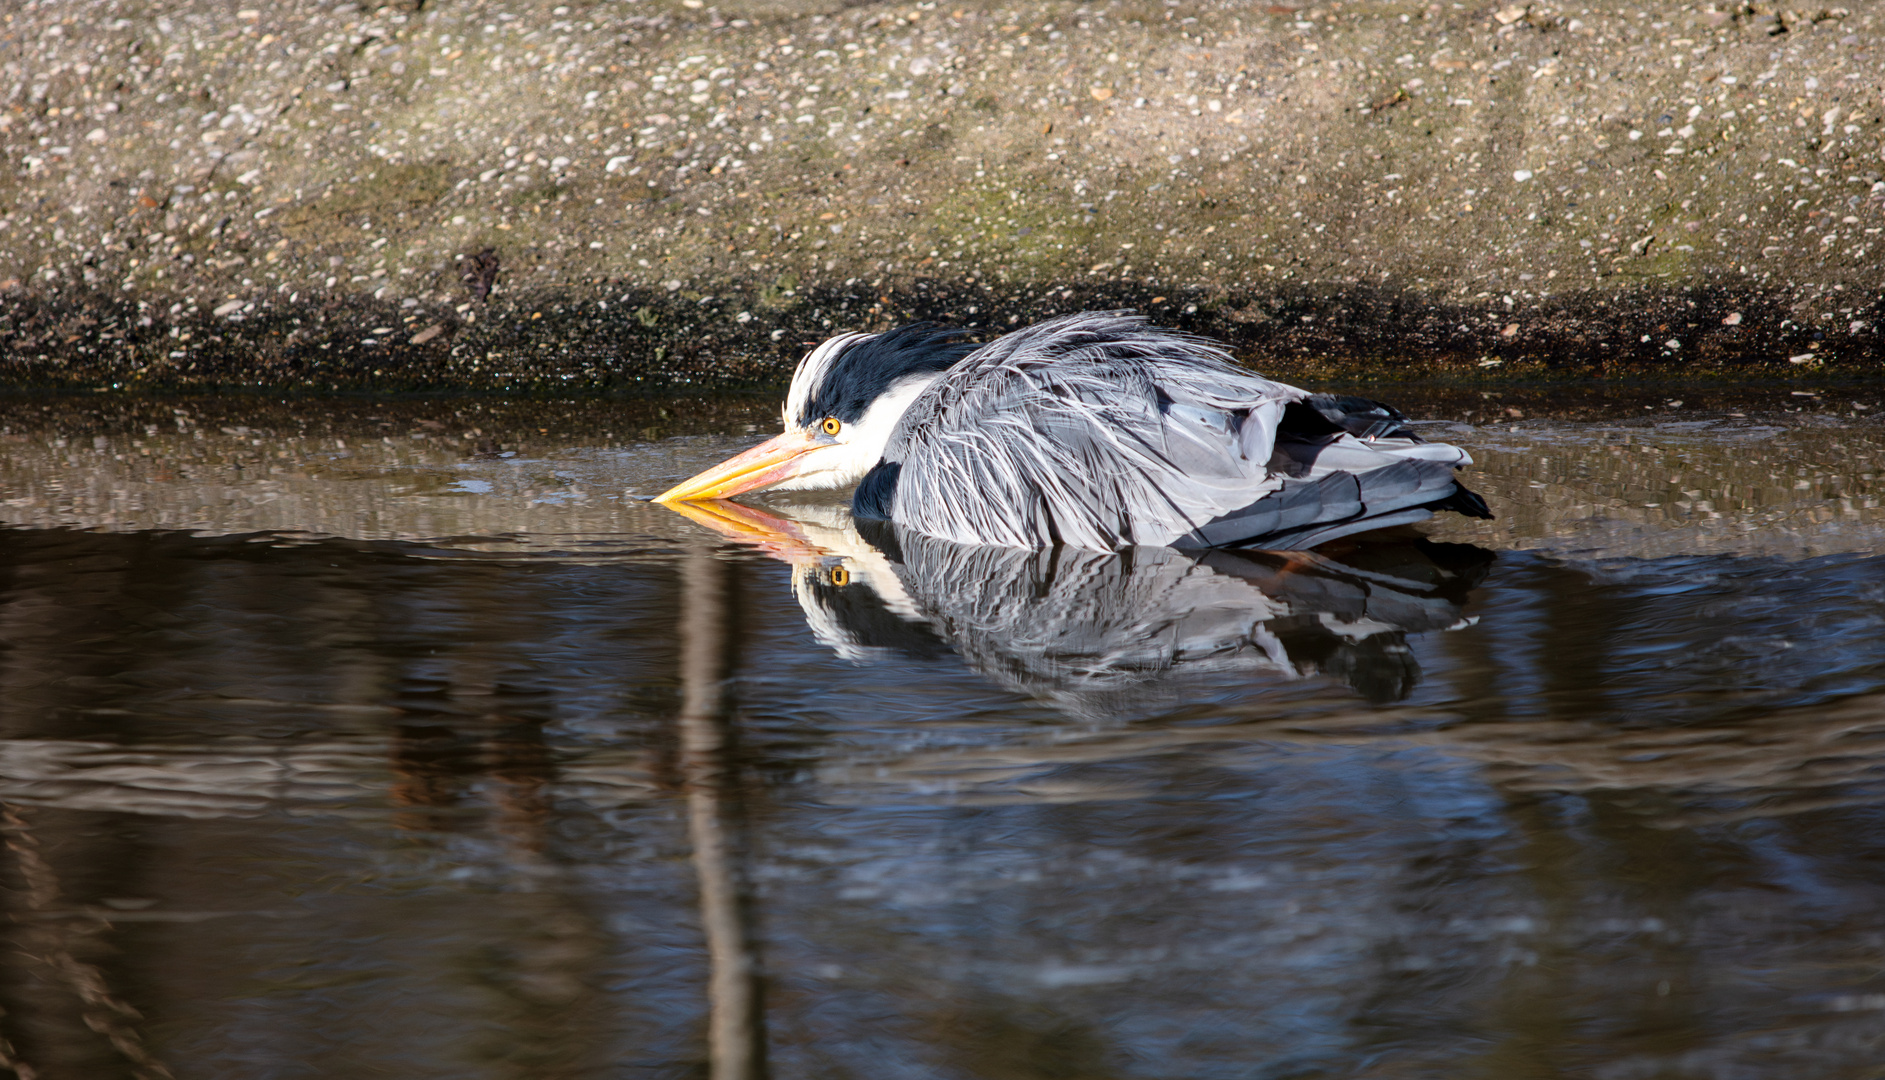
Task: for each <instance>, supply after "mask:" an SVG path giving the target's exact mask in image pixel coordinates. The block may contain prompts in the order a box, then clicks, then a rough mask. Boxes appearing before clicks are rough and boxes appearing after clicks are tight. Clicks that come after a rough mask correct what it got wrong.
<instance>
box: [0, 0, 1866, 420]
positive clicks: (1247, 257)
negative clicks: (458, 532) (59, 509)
mask: <svg viewBox="0 0 1885 1080" xmlns="http://www.w3.org/2000/svg"><path fill="white" fill-rule="evenodd" d="M1880 15H1881V12H1880V10H1879V9H1878V8H1877V7H1876V6H1874V5H1862V6H1856V7H1854V8H1853V9H1851V10H1847V9H1842V8H1825V9H1812V10H1808V11H1791V10H1782V11H1774V10H1772V9H1769V8H1766V7H1763V6H1761V5H1739V6H1735V7H1732V8H1727V9H1723V10H1712V9H1710V8H1708V7H1706V6H1704V5H1695V4H1691V5H1682V6H1675V5H1665V6H1661V7H1657V8H1655V9H1653V10H1645V9H1642V8H1638V7H1635V6H1632V5H1624V4H1619V3H1591V4H1571V5H1564V6H1558V5H1546V4H1531V5H1523V4H1502V5H1489V4H1451V3H1446V4H1426V5H1420V4H1410V3H1388V2H1368V0H1362V2H1355V3H1334V2H1331V3H1327V4H1322V5H1317V6H1301V5H1297V4H1275V5H1251V4H1232V3H1198V4H1191V3H1182V2H1181V3H1176V4H1174V3H1163V2H1161V3H1098V2H1095V3H1086V4H1071V3H1049V4H1040V5H1026V6H1021V5H1001V4H969V3H965V4H960V5H947V4H945V5H940V6H939V5H936V4H928V3H918V4H903V5H891V4H868V5H862V6H856V7H844V6H840V5H836V4H831V5H818V4H791V3H783V4H782V3H774V4H739V3H728V4H719V5H714V6H699V7H689V6H687V5H686V4H680V3H676V4H669V3H664V2H660V0H597V2H594V3H580V2H578V3H526V4H499V3H481V2H476V0H473V2H466V3H446V4H437V5H413V4H402V5H388V6H384V7H378V8H361V7H359V6H357V5H355V4H352V3H341V4H337V5H329V4H313V3H300V4H296V3H287V4H281V5H276V6H274V7H270V8H265V9H264V8H260V7H257V8H247V7H243V6H242V5H241V4H240V3H219V2H212V0H184V2H181V3H175V4H165V5H161V6H159V5H152V4H144V3H132V2H128V0H78V2H60V3H43V2H31V3H26V4H22V5H20V6H18V7H17V8H16V9H14V10H13V11H12V12H11V13H9V14H7V15H5V16H4V17H3V18H4V20H5V21H4V23H0V27H3V29H0V39H4V42H3V44H4V47H5V53H4V68H3V69H0V70H3V72H4V75H5V76H6V77H5V79H4V80H0V94H7V93H10V94H11V96H10V97H9V98H7V99H6V100H5V102H4V109H3V111H0V146H3V147H4V155H5V159H6V160H5V165H6V168H5V169H4V171H0V378H5V379H6V380H8V381H11V382H15V383H40V384H54V385H98V384H109V383H112V382H116V383H120V384H132V383H140V384H174V383H192V382H247V383H259V384H276V383H280V384H307V385H321V386H329V385H332V386H341V385H345V386H388V387H392V386H414V385H428V386H449V385H511V384H513V383H514V382H516V381H519V380H521V381H523V382H547V383H552V384H557V383H560V384H564V385H570V384H580V385H606V386H618V385H647V384H649V383H665V382H680V383H683V384H687V385H720V384H725V385H735V384H745V383H750V382H767V381H776V380H777V379H778V378H780V377H781V375H782V374H783V373H784V371H786V370H787V369H788V366H789V364H790V363H791V362H792V360H793V359H794V358H795V357H796V355H798V353H799V352H800V350H801V345H800V342H802V341H804V340H808V339H815V338H817V337H820V336H823V335H824V334H826V333H828V332H829V331H830V330H832V329H836V328H839V327H875V326H882V325H885V324H887V323H889V322H892V321H895V320H897V319H902V318H908V317H913V316H928V317H947V318H952V319H955V320H958V321H962V322H965V323H971V324H976V325H978V326H979V327H980V328H982V329H984V330H987V331H990V332H992V331H994V330H998V329H1001V328H1003V327H1005V326H1008V325H1012V324H1014V323H1017V322H1020V321H1022V320H1027V319H1033V318H1037V317H1040V316H1042V315H1045V314H1049V313H1052V312H1055V311H1060V310H1067V309H1069V308H1072V307H1077V306H1090V305H1095V304H1121V305H1127V306H1135V307H1141V308H1145V309H1146V310H1148V311H1150V312H1151V313H1152V314H1154V315H1155V316H1157V317H1158V318H1160V319H1161V320H1162V321H1166V322H1175V323H1178V324H1180V325H1184V326H1186V327H1187V328H1190V329H1194V330H1198V331H1201V332H1206V333H1212V334H1216V335H1219V336H1222V337H1225V338H1227V339H1229V340H1231V341H1233V342H1234V343H1236V344H1237V345H1238V346H1239V347H1240V348H1241V349H1242V350H1243V351H1244V354H1245V355H1246V356H1247V357H1248V358H1249V359H1251V360H1252V361H1253V362H1256V363H1260V364H1269V365H1272V366H1273V365H1274V364H1275V363H1277V362H1281V361H1289V360H1294V359H1300V358H1304V357H1309V358H1313V359H1314V360H1316V361H1317V362H1319V363H1326V364H1328V365H1331V366H1332V367H1334V368H1340V367H1342V366H1344V365H1346V366H1349V367H1354V368H1381V367H1383V366H1396V365H1403V364H1407V363H1418V364H1422V365H1428V366H1432V365H1439V366H1443V367H1454V368H1461V369H1469V370H1480V371H1487V372H1496V371H1499V370H1501V369H1502V368H1504V367H1506V366H1507V365H1511V366H1515V367H1516V366H1523V365H1528V364H1530V365H1549V366H1554V367H1573V368H1580V369H1599V370H1603V369H1610V368H1615V367H1618V366H1644V365H1647V366H1674V367H1677V368H1682V369H1688V368H1694V367H1697V366H1709V367H1712V366H1720V365H1730V366H1734V367H1737V368H1745V367H1749V366H1753V367H1762V366H1772V367H1777V368H1779V369H1780V370H1787V369H1789V367H1792V368H1800V369H1804V368H1809V367H1817V366H1820V365H1822V364H1832V365H1833V366H1835V367H1840V366H1845V367H1865V366H1867V365H1869V363H1870V362H1871V361H1872V359H1873V358H1874V357H1875V356H1876V355H1877V352H1878V345H1879V330H1878V324H1879V319H1880V315H1881V311H1880V299H1881V286H1882V285H1885V281H1882V280H1881V278H1885V273H1882V272H1881V270H1880V266H1881V263H1880V260H1879V258H1878V254H1879V251H1880V247H1881V236H1882V235H1885V234H1881V232H1880V230H1881V228H1882V227H1885V183H1882V182H1881V181H1885V174H1882V170H1885V161H1882V160H1881V157H1880V153H1881V138H1882V137H1885V126H1881V122H1882V120H1885V97H1882V91H1885V69H1882V66H1881V59H1880V56H1879V53H1878V50H1877V48H1876V47H1875V46H1874V44H1873V43H1874V42H1876V41H1878V40H1880V38H1879V31H1880V30H1881V29H1885V27H1882V26H1881V25H1880V23H1881V19H1880ZM486 251H489V252H492V253H493V255H494V257H495V259H496V265H497V267H498V269H497V273H496V275H495V277H494V278H490V280H491V281H492V282H494V284H495V289H494V291H493V293H492V295H491V298H490V300H489V302H481V301H480V300H478V299H477V297H476V295H475V294H474V293H473V292H472V291H470V290H469V289H468V288H467V284H466V281H465V279H466V278H467V277H468V276H470V277H474V278H475V277H476V276H477V275H476V274H475V273H468V265H469V264H468V260H471V259H473V258H474V257H476V256H477V255H478V254H479V253H481V252H486ZM487 276H488V275H487ZM428 334H429V336H428ZM1482 365H1483V367H1482Z"/></svg>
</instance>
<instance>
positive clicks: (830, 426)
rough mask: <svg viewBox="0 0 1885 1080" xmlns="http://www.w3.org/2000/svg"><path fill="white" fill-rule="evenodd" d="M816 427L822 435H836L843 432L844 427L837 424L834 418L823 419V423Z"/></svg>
mask: <svg viewBox="0 0 1885 1080" xmlns="http://www.w3.org/2000/svg"><path fill="white" fill-rule="evenodd" d="M818 426H819V427H820V428H821V429H823V430H824V433H825V434H827V435H836V434H837V433H838V432H840V431H843V430H844V425H843V424H840V423H838V418H837V417H835V416H827V417H825V422H824V423H822V424H820V425H818Z"/></svg>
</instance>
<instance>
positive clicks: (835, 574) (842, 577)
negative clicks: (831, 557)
mask: <svg viewBox="0 0 1885 1080" xmlns="http://www.w3.org/2000/svg"><path fill="white" fill-rule="evenodd" d="M831 583H832V584H833V585H836V586H837V587H838V588H840V589H842V588H844V587H845V586H846V585H849V584H851V571H849V570H846V569H845V568H844V567H842V566H834V567H832V568H831Z"/></svg>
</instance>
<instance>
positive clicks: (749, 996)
mask: <svg viewBox="0 0 1885 1080" xmlns="http://www.w3.org/2000/svg"><path fill="white" fill-rule="evenodd" d="M726 575H727V567H726V564H725V563H722V562H721V561H720V560H718V559H716V558H714V557H713V556H712V555H711V554H709V553H706V552H696V553H694V554H693V555H691V556H690V557H689V558H688V560H687V562H686V564H685V565H684V567H683V568H682V588H683V590H684V594H685V595H684V596H683V598H682V602H681V610H682V612H683V615H682V617H681V618H682V622H681V685H682V697H681V718H680V728H681V731H680V735H681V773H682V776H683V778H684V779H685V781H686V785H687V824H688V836H689V838H690V839H691V840H692V842H693V846H694V869H695V871H696V872H697V873H698V874H699V876H700V915H701V925H702V927H703V928H704V929H705V931H706V936H707V957H708V962H709V964H710V965H711V969H712V975H711V984H710V986H709V995H710V998H711V1013H710V1020H709V1033H708V1057H709V1061H710V1062H711V1064H712V1076H713V1078H714V1080H758V1078H759V1077H761V1076H762V1075H764V1070H765V1062H764V1032H763V1029H762V1027H761V1016H760V1008H759V968H758V963H757V961H756V959H755V957H754V955H753V949H752V947H751V945H750V943H749V942H748V941H747V939H746V920H745V918H744V916H743V913H742V912H741V910H740V906H741V904H740V901H741V897H740V882H739V878H738V874H737V872H736V870H735V868H734V864H733V851H732V847H733V845H732V839H731V835H730V834H731V830H730V829H729V828H728V817H729V816H730V815H729V814H728V810H729V807H728V806H727V805H726V804H727V803H728V802H729V801H730V800H729V796H730V794H731V793H730V791H729V784H728V768H727V750H728V747H727V743H728V731H727V724H726V715H725V711H724V707H723V705H724V702H723V700H722V699H723V695H722V687H723V685H724V680H725V678H726V663H727V611H726V606H727V603H726V601H727V597H726V592H727V589H726Z"/></svg>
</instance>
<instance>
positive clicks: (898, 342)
mask: <svg viewBox="0 0 1885 1080" xmlns="http://www.w3.org/2000/svg"><path fill="white" fill-rule="evenodd" d="M962 333H963V332H962V331H961V330H959V329H957V328H956V327H953V326H938V325H937V324H935V323H927V322H920V323H911V324H910V325H908V326H899V327H897V328H896V329H895V330H891V331H889V332H888V333H883V334H878V335H877V336H876V337H873V338H870V339H868V340H866V341H860V342H858V343H856V344H855V345H852V346H850V347H849V348H847V349H845V350H844V351H843V352H841V353H839V354H838V355H837V357H836V358H834V359H833V360H832V361H831V365H830V367H828V368H827V369H826V371H825V377H824V378H823V379H822V380H820V381H819V384H818V390H817V392H816V393H814V394H813V395H812V396H811V398H810V399H809V400H807V401H806V403H805V411H804V413H803V414H802V415H800V416H798V417H795V418H794V419H795V420H796V421H797V423H798V425H799V426H800V427H809V426H811V425H812V424H815V423H817V422H818V421H820V420H822V419H824V418H825V417H827V416H835V417H837V418H838V419H839V420H841V421H843V422H845V423H847V424H854V423H856V422H857V421H858V419H859V418H861V417H862V416H863V415H864V411H865V410H866V409H868V408H870V405H871V402H873V401H876V400H877V398H878V396H879V395H881V394H882V393H883V392H884V391H885V390H888V389H889V388H890V387H891V386H893V385H894V384H896V383H897V382H898V381H900V380H902V379H905V378H908V377H909V376H911V375H921V374H926V373H929V372H936V371H947V370H948V369H950V368H952V367H954V366H956V362H957V361H959V360H961V359H962V358H963V357H965V356H967V355H969V354H970V353H972V352H974V351H975V348H976V346H975V345H974V343H973V342H968V341H964V340H962Z"/></svg>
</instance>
